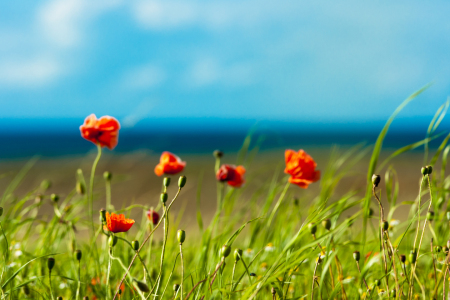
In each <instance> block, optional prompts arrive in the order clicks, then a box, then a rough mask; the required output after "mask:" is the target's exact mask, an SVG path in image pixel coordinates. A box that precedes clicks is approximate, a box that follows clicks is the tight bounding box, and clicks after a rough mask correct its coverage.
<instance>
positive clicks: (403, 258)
mask: <svg viewBox="0 0 450 300" xmlns="http://www.w3.org/2000/svg"><path fill="white" fill-rule="evenodd" d="M400 261H401V262H402V263H403V264H404V263H405V262H406V256H405V255H404V254H402V255H400Z"/></svg>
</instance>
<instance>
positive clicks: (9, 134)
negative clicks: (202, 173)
mask: <svg viewBox="0 0 450 300" xmlns="http://www.w3.org/2000/svg"><path fill="white" fill-rule="evenodd" d="M119 121H120V120H119ZM430 121H431V118H424V117H420V118H419V117H418V118H404V119H398V120H395V121H394V122H393V123H392V126H391V128H390V130H389V133H388V135H387V137H386V140H385V142H384V147H385V148H400V147H403V146H406V145H408V144H411V143H414V142H417V141H419V140H422V139H424V138H425V136H426V132H427V128H428V125H429V122H430ZM82 123H83V119H0V125H1V126H0V128H2V129H1V130H0V138H1V141H2V143H1V144H2V146H1V147H0V159H1V160H8V159H22V158H29V157H32V156H34V155H40V156H42V157H58V156H70V155H83V154H86V153H89V152H90V151H92V150H93V145H92V143H90V142H87V141H85V140H84V139H83V138H81V136H80V132H79V126H80V125H81V124H82ZM384 124H385V121H384V120H378V121H373V120H371V121H364V120H360V121H358V122H333V121H327V122H323V121H322V122H302V121H296V120H244V119H216V118H198V119H195V118H191V119H187V118H186V119H184V118H173V119H170V118H160V119H144V120H140V121H139V122H137V123H135V124H132V126H131V125H130V124H126V125H125V126H122V129H121V130H120V133H119V145H118V146H117V147H116V149H114V153H117V154H120V153H130V152H133V151H140V150H144V151H148V152H150V153H156V154H157V153H161V152H162V151H172V152H175V153H178V154H183V153H198V154H207V153H211V152H212V151H214V150H215V149H220V150H222V151H225V152H228V153H236V152H237V151H238V150H239V149H240V147H241V146H242V144H243V141H244V139H245V137H246V136H248V135H249V134H251V137H252V142H251V146H255V145H258V146H260V148H261V151H268V150H275V149H285V148H293V149H298V148H304V149H307V148H308V147H331V146H332V145H341V146H352V145H356V144H359V143H364V144H365V145H370V144H373V143H375V141H376V138H377V136H378V134H379V133H380V131H381V130H382V128H383V126H384ZM449 125H450V124H449V123H448V122H443V123H442V124H441V126H440V127H439V128H438V130H437V131H436V133H442V134H443V135H441V136H440V137H439V138H438V139H436V140H435V141H433V142H432V143H431V147H437V146H439V144H440V142H441V141H442V140H443V139H444V137H445V135H444V133H445V134H446V133H447V132H448V131H449V129H450V126H449ZM422 149H423V148H419V149H418V150H422Z"/></svg>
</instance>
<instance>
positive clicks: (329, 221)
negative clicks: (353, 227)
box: [322, 219, 331, 230]
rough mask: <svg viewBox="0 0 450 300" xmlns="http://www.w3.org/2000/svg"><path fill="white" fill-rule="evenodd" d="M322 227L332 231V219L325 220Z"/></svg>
mask: <svg viewBox="0 0 450 300" xmlns="http://www.w3.org/2000/svg"><path fill="white" fill-rule="evenodd" d="M322 226H323V227H325V229H326V230H330V229H331V220H330V219H326V220H323V221H322Z"/></svg>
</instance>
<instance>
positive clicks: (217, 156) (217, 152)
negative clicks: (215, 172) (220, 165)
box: [213, 150, 223, 158]
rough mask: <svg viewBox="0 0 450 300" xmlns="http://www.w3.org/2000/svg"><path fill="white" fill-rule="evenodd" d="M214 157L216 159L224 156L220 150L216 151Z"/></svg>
mask: <svg viewBox="0 0 450 300" xmlns="http://www.w3.org/2000/svg"><path fill="white" fill-rule="evenodd" d="M213 155H214V157H215V158H221V157H222V156H223V152H222V151H220V150H214V152H213Z"/></svg>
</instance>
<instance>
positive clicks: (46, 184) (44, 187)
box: [41, 180, 52, 191]
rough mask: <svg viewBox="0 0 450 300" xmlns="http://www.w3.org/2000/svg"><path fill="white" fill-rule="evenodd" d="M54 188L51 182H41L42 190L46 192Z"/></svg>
mask: <svg viewBox="0 0 450 300" xmlns="http://www.w3.org/2000/svg"><path fill="white" fill-rule="evenodd" d="M51 186H52V182H51V181H50V180H43V181H42V182H41V189H42V190H44V191H46V190H48V189H49V188H50V187H51Z"/></svg>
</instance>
